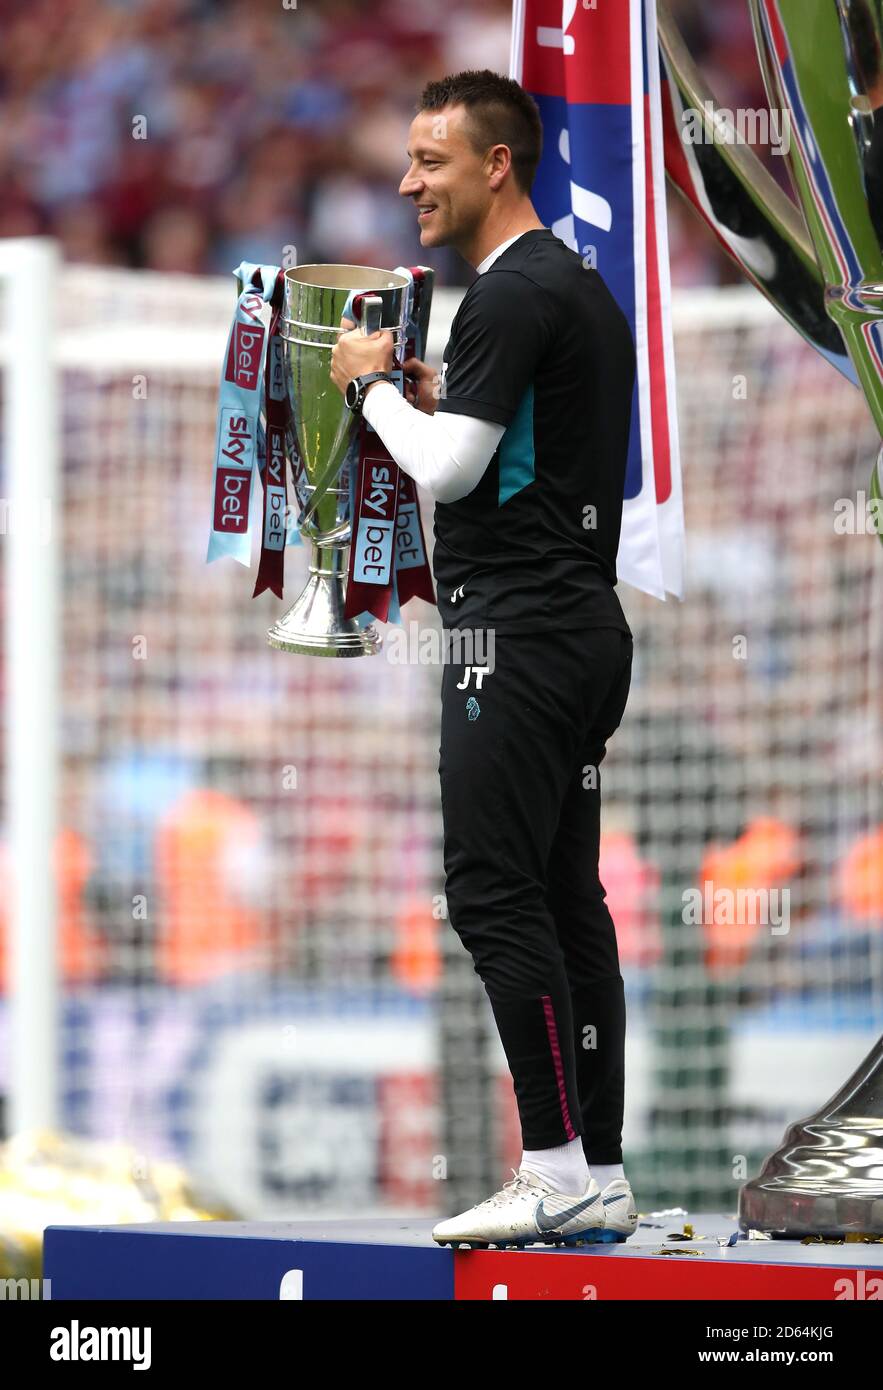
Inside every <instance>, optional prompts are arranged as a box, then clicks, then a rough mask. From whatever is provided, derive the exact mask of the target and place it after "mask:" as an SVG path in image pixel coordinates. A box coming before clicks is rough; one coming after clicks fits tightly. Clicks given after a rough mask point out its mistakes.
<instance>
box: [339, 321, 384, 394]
mask: <svg viewBox="0 0 883 1390" xmlns="http://www.w3.org/2000/svg"><path fill="white" fill-rule="evenodd" d="M340 324H341V330H340V336H339V337H338V339H337V343H336V344H335V346H334V347H333V348H332V351H331V380H332V381H333V382H334V385H335V386H336V387H337V389H338V391H339V392H340V393H341V395H343V393H344V392H345V391H346V388H347V386H348V385H349V383H350V382H351V381H352V380H353V378H354V377H357V376H367V374H368V372H391V371H392V356H393V353H392V348H393V340H392V334H391V333H390V332H389V330H388V329H387V330H384V331H383V332H381V333H371V334H369V335H368V336H367V337H366V336H365V334H364V333H362V332H360V331H359V330H358V329H355V328H354V327H353V323H352V320H351V319H346V318H344V319H341V321H340Z"/></svg>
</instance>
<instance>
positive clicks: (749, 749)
mask: <svg viewBox="0 0 883 1390" xmlns="http://www.w3.org/2000/svg"><path fill="white" fill-rule="evenodd" d="M672 8H673V10H674V12H675V14H676V15H677V17H678V19H679V21H680V23H681V26H682V28H683V30H684V33H685V36H686V37H687V39H688V42H689V44H690V47H691V48H692V50H693V52H694V54H695V55H696V56H697V57H698V59H699V61H700V63H701V65H702V67H703V70H704V71H705V73H706V75H707V76H708V78H709V82H710V85H711V86H712V89H713V90H714V91H715V93H716V94H717V96H718V99H719V101H720V102H721V103H722V104H724V105H727V106H730V107H733V108H735V107H739V106H743V107H752V108H757V107H762V106H763V104H764V102H765V97H764V93H763V88H762V83H761V79H760V76H759V72H758V70H757V63H756V58H755V54H754V48H753V41H752V37H751V32H750V25H749V23H748V19H747V9H746V7H745V6H744V5H743V4H742V0H719V3H718V4H717V5H715V6H714V7H708V6H701V5H700V4H699V3H689V4H687V3H681V4H673V6H672ZM4 9H5V17H6V29H5V34H6V37H5V42H4V46H3V50H2V52H0V180H2V187H3V190H4V196H3V199H2V204H0V235H2V236H29V235H35V234H36V235H40V234H49V235H51V236H53V237H55V238H57V239H58V240H59V242H60V245H61V247H62V250H63V254H64V258H65V265H64V269H63V271H62V273H61V276H60V278H59V286H58V297H57V303H58V314H57V320H56V323H55V328H54V331H55V333H56V334H57V337H58V343H59V344H60V360H61V361H62V363H63V370H62V376H61V386H62V397H61V408H62V446H63V452H62V464H63V475H62V483H63V515H62V517H61V522H60V527H59V528H58V529H57V532H56V534H57V536H58V544H59V546H60V554H61V562H62V567H63V611H62V624H61V631H62V641H63V646H62V653H61V660H62V666H61V675H62V695H63V718H62V727H61V739H60V746H61V750H62V757H61V764H60V796H61V801H60V832H59V837H58V843H57V864H56V872H57V879H58V885H59V901H60V920H59V953H60V968H61V972H62V978H63V981H64V992H63V1001H62V1016H61V1018H60V1020H59V1023H60V1035H61V1049H60V1066H61V1075H60V1083H61V1092H62V1098H63V1109H62V1115H61V1117H60V1118H61V1121H62V1123H63V1127H64V1128H65V1129H66V1130H69V1131H71V1132H73V1133H76V1134H82V1135H89V1136H95V1137H103V1138H122V1139H126V1140H128V1141H130V1142H131V1143H132V1144H134V1145H135V1146H136V1147H137V1148H138V1149H140V1150H141V1151H143V1152H144V1153H145V1154H146V1155H149V1156H151V1157H152V1156H158V1157H162V1156H168V1157H177V1158H180V1159H181V1160H182V1161H183V1162H184V1163H185V1165H186V1166H187V1167H188V1169H189V1170H190V1171H191V1172H192V1173H193V1174H194V1175H195V1176H196V1177H198V1178H202V1179H204V1180H205V1181H206V1182H207V1183H208V1184H210V1185H211V1186H212V1187H213V1188H214V1189H215V1190H217V1191H218V1192H219V1193H220V1194H221V1195H222V1196H223V1197H224V1198H226V1199H227V1200H228V1201H229V1202H231V1203H233V1204H234V1205H236V1206H238V1208H239V1209H240V1210H241V1211H242V1212H243V1214H246V1215H256V1216H277V1215H286V1214H294V1213H301V1212H313V1211H340V1212H346V1211H352V1210H354V1209H355V1208H356V1207H357V1206H358V1207H364V1206H367V1207H369V1208H370V1207H375V1208H377V1209H395V1210H425V1211H436V1210H453V1209H455V1208H456V1207H458V1206H462V1205H465V1204H466V1202H467V1201H471V1200H473V1199H474V1198H475V1197H477V1196H478V1195H480V1194H481V1189H482V1188H487V1186H488V1184H489V1183H490V1184H491V1185H492V1187H493V1186H497V1185H498V1182H499V1180H500V1179H501V1178H502V1177H504V1176H505V1173H506V1168H507V1165H508V1164H510V1163H512V1164H514V1163H516V1162H517V1157H518V1152H519V1149H518V1138H517V1127H516V1123H515V1113H514V1106H513V1103H512V1100H511V1095H510V1083H509V1079H508V1074H507V1073H506V1071H505V1064H504V1061H503V1058H502V1055H501V1053H500V1051H499V1049H498V1047H497V1045H496V1043H495V1040H494V1037H493V1031H492V1025H491V1020H490V1015H489V1011H488V1009H487V1006H486V1001H485V999H484V994H483V991H482V989H481V987H480V985H479V984H478V982H477V980H476V977H475V976H474V973H473V971H472V968H471V962H470V961H469V960H468V958H467V957H466V956H465V955H464V953H463V952H462V950H461V948H460V946H459V942H458V941H457V939H456V937H455V935H454V933H453V932H452V931H451V929H450V927H449V925H448V924H447V923H446V921H445V919H444V901H443V889H444V884H443V881H442V877H441V847H440V824H439V812H438V789H437V778H436V767H437V748H438V685H439V679H440V671H439V669H438V667H433V666H425V665H420V664H419V663H416V662H415V663H411V664H401V665H396V664H391V663H390V662H389V661H388V660H386V659H384V658H383V657H382V656H381V657H378V658H376V659H374V660H367V661H359V662H340V663H325V662H318V661H315V660H310V659H308V658H300V657H289V656H285V655H283V654H280V653H277V652H273V651H271V650H270V649H269V648H267V647H266V646H265V643H264V631H265V629H266V627H267V626H269V624H270V622H271V621H272V619H273V618H274V616H275V614H276V612H277V610H278V605H277V603H276V602H275V600H273V599H272V598H271V597H270V598H268V596H266V595H265V596H263V597H262V598H261V599H259V600H256V601H254V602H253V601H252V600H251V597H250V594H251V588H252V584H253V580H252V579H250V578H249V576H248V575H246V574H245V573H244V572H243V571H242V570H241V568H239V567H238V566H235V565H230V564H225V563H224V562H222V563H220V564H216V565H213V566H211V567H209V568H206V567H205V565H204V563H203V561H204V555H205V546H206V540H207V528H208V517H209V490H210V467H211V456H212V446H213V436H214V409H215V404H216V392H217V376H218V364H219V362H220V354H221V351H222V348H223V341H224V334H225V331H226V327H227V325H228V323H229V318H230V314H231V310H232V300H233V282H232V279H231V278H230V276H229V272H230V270H231V269H232V267H233V266H235V265H236V264H238V262H239V261H240V260H241V259H243V258H247V259H250V260H254V261H269V262H279V261H280V259H281V258H282V252H283V248H286V247H295V248H296V255H297V259H298V260H300V261H302V262H304V261H311V260H319V261H349V262H355V263H365V264H380V265H389V266H393V265H396V264H398V263H405V264H413V263H414V262H415V261H417V260H420V261H422V262H425V263H428V264H432V265H434V266H435V268H436V270H437V271H438V283H439V285H440V286H441V287H443V289H444V291H445V293H440V294H439V298H438V304H437V307H436V311H435V323H434V327H433V335H432V340H431V346H430V353H429V356H430V358H431V360H434V361H436V362H437V361H438V360H439V359H440V350H441V346H442V345H443V343H444V340H445V336H444V324H445V322H446V321H447V320H449V318H450V316H451V314H452V312H453V308H454V306H455V303H456V299H457V297H458V295H459V294H460V293H462V290H463V288H464V287H465V284H466V283H467V278H468V277H467V273H466V271H465V268H464V266H463V265H462V263H461V262H459V261H458V259H457V258H456V257H455V256H453V255H451V254H449V253H447V252H438V253H424V252H423V251H422V250H420V249H419V246H418V241H417V236H416V232H415V229H414V225H413V219H412V216H411V212H410V207H409V205H407V204H405V203H404V202H403V200H400V199H399V198H398V196H397V193H396V188H397V185H398V181H399V178H400V176H401V172H402V158H403V150H404V145H405V131H406V128H407V124H408V121H409V119H410V114H411V112H412V109H413V103H414V101H415V99H416V96H417V95H418V94H419V91H420V88H421V87H422V85H423V84H424V82H425V81H427V80H429V79H430V78H433V77H437V76H440V75H441V74H443V73H444V72H446V71H453V70H456V69H459V68H462V67H467V66H490V67H493V68H496V69H498V70H501V71H505V70H506V69H507V66H508V45H509V16H510V6H509V4H508V0H507V2H506V3H499V4H496V3H483V4H481V5H476V4H474V3H472V4H459V3H451V4H448V5H446V6H444V7H439V6H436V5H430V4H428V3H415V0H409V3H408V4H407V5H405V4H403V3H386V4H380V5H377V6H371V7H366V6H362V5H359V4H355V3H321V2H320V0H313V3H309V4H306V3H305V4H301V5H300V6H298V7H297V8H293V9H290V10H289V9H285V8H283V7H282V6H281V5H279V4H275V3H274V4H266V3H249V4H241V5H224V4H208V3H203V4H189V3H184V0H160V3H151V4H137V3H131V4H125V3H120V4H116V5H114V4H108V3H105V4H95V3H89V4H85V3H78V2H77V3H58V0H54V3H52V4H49V3H29V4H27V5H25V4H21V5H18V4H8V5H7V6H5V7H4ZM138 116H140V117H143V118H144V129H145V131H146V138H144V139H134V138H133V119H134V118H135V117H138ZM758 154H760V156H761V157H762V158H763V159H764V161H765V163H767V165H768V167H770V168H771V170H772V172H773V173H774V174H775V175H776V177H777V178H779V179H780V181H782V182H783V184H787V180H786V176H785V173H784V169H783V167H782V161H781V160H779V159H776V158H774V157H772V156H770V155H769V154H768V152H767V151H766V150H764V149H759V150H758ZM669 211H670V228H671V247H672V276H673V282H674V287H675V345H676V357H677V371H678V377H677V386H678V400H679V421H680V434H681V445H682V455H683V467H684V491H685V499H686V503H685V506H686V525H687V601H686V602H685V603H684V604H681V605H679V604H677V603H676V602H671V601H670V602H668V603H666V604H660V603H659V602H658V601H656V600H652V599H649V598H646V597H645V596H643V595H640V594H638V593H636V592H634V591H632V590H627V589H625V587H624V586H622V587H621V596H622V599H623V603H624V606H625V608H626V612H627V615H628V617H629V621H630V623H631V625H632V628H633V630H634V633H635V639H636V643H635V645H636V661H635V671H634V681H633V687H632V694H631V697H630V702H629V707H628V711H627V714H626V717H625V720H624V721H623V724H622V727H621V730H620V732H619V733H618V734H617V736H616V738H615V739H614V741H613V744H612V746H611V751H610V753H609V755H608V758H607V760H606V761H605V764H604V772H603V787H604V799H605V812H604V839H603V847H602V879H603V881H604V883H605V886H606V888H607V892H608V901H609V903H610V906H611V910H612V912H613V916H614V920H615V921H616V923H617V931H618V937H619V941H620V951H621V958H622V965H623V973H624V976H625V979H626V986H627V997H628V1009H629V1043H628V1047H629V1054H628V1071H627V1091H626V1100H627V1118H626V1133H625V1159H626V1167H627V1171H628V1172H629V1174H630V1176H631V1177H632V1182H633V1184H634V1186H635V1188H636V1192H637V1194H638V1202H639V1206H640V1207H641V1209H642V1210H648V1209H650V1208H651V1207H652V1206H657V1205H661V1204H666V1205H668V1204H670V1203H673V1202H678V1203H682V1204H684V1205H687V1206H694V1207H696V1208H700V1209H705V1210H708V1209H710V1208H711V1209H714V1208H717V1209H721V1210H725V1211H731V1210H734V1209H735V1204H736V1198H737V1193H738V1187H739V1185H740V1183H741V1182H742V1181H744V1179H745V1178H746V1177H748V1176H751V1175H752V1174H753V1173H755V1172H756V1171H757V1169H758V1167H759V1164H760V1162H761V1161H762V1159H763V1157H764V1156H765V1154H766V1153H767V1152H769V1151H770V1150H771V1149H772V1148H774V1147H775V1146H776V1145H777V1144H778V1142H779V1140H780V1138H781V1135H782V1131H783V1128H784V1126H785V1124H786V1122H788V1121H789V1120H794V1119H796V1118H798V1117H799V1116H801V1115H803V1114H806V1113H809V1112H810V1111H811V1110H814V1109H815V1108H817V1106H818V1105H820V1104H821V1103H822V1102H823V1101H824V1100H825V1099H826V1098H827V1097H828V1095H830V1094H831V1093H832V1092H833V1091H834V1090H835V1089H837V1087H838V1086H839V1085H840V1083H841V1082H842V1081H843V1080H845V1079H846V1077H847V1076H848V1074H849V1072H850V1071H851V1070H852V1068H853V1067H854V1066H855V1065H856V1064H857V1063H858V1062H859V1061H860V1060H861V1058H862V1056H863V1055H864V1054H865V1053H866V1052H867V1050H868V1049H869V1047H870V1046H871V1044H872V1043H873V1041H874V1039H875V1037H876V1036H877V1034H878V1033H879V1030H880V1018H881V1012H883V1010H881V1003H883V878H881V875H883V870H881V867H880V866H881V862H883V806H881V779H883V713H881V700H880V688H881V680H880V678H881V669H883V662H881V651H883V636H881V634H883V567H881V563H880V555H879V549H878V546H877V545H876V544H875V542H874V539H873V537H872V536H870V535H868V534H866V533H864V534H863V533H861V532H859V534H841V532H840V530H839V528H838V527H837V526H836V524H835V516H836V512H837V507H838V501H839V500H840V499H844V498H845V499H853V500H855V499H858V498H860V497H861V495H862V493H863V489H864V488H865V487H866V480H867V476H868V471H869V463H870V460H871V459H872V457H873V454H874V452H875V450H876V447H877V441H876V437H875V432H874V429H873V426H872V424H871V421H870V417H869V414H868V411H867V407H866V405H865V403H864V400H863V398H862V396H861V395H860V394H859V393H858V392H857V391H855V390H853V389H852V388H851V387H850V386H849V385H848V384H847V383H846V382H845V381H843V380H842V379H841V378H840V377H839V375H838V374H837V373H836V372H834V371H833V370H832V369H831V368H830V367H829V366H828V365H826V364H825V363H824V362H823V361H821V359H819V358H817V357H816V356H815V355H814V354H813V352H812V351H811V349H809V348H808V347H807V346H806V345H805V344H803V343H802V342H801V341H800V340H799V339H798V338H797V337H796V335H795V334H794V333H793V331H792V330H791V329H790V328H789V327H788V326H787V325H786V324H785V323H784V322H783V321H781V320H780V319H779V318H778V317H777V316H776V315H775V314H774V313H773V312H772V311H771V310H770V309H768V307H767V306H766V305H765V304H764V303H763V301H762V300H761V299H760V297H759V296H758V295H756V294H755V293H754V292H753V291H750V290H748V289H747V288H740V287H738V284H739V278H740V277H739V273H738V272H737V271H736V269H735V268H734V267H733V266H731V264H730V263H729V262H728V261H727V260H726V259H725V258H724V257H723V256H722V254H721V253H720V252H719V251H718V249H717V248H716V246H715V244H714V242H713V240H712V239H711V237H710V236H709V235H708V234H707V232H706V230H705V229H704V228H703V227H701V226H700V225H699V224H698V223H697V222H696V221H695V220H694V219H692V217H691V215H690V214H689V213H688V212H687V211H686V210H685V209H684V208H683V206H682V205H681V203H680V202H679V200H678V199H677V198H676V196H675V195H673V194H671V193H669ZM221 276H223V277H226V278H224V279H221V278H219V277H221ZM11 350H12V349H11V348H10V345H9V344H8V343H7V344H5V346H4V354H5V355H0V366H2V365H4V364H5V363H7V362H8V353H9V351H11ZM0 375H2V374H0ZM136 377H138V378H139V380H140V378H142V377H143V384H142V385H141V386H140V387H135V386H133V383H134V382H135V379H136ZM0 389H2V382H0ZM0 412H2V406H0ZM0 423H2V413H0ZM424 515H425V516H426V517H427V518H428V517H430V516H431V502H428V501H427V500H426V499H424ZM303 563H304V557H303V555H301V554H299V553H297V552H295V553H292V552H289V564H288V569H287V576H286V578H287V585H286V593H289V594H294V593H295V592H296V591H297V589H298V587H299V579H300V576H301V575H302V573H303ZM22 602H26V596H22ZM404 617H405V623H406V624H407V623H409V622H417V623H419V624H420V626H421V627H425V626H429V625H434V624H436V623H437V615H435V613H434V611H433V610H432V609H431V608H429V607H428V606H426V605H423V604H421V603H420V602H419V601H415V602H414V603H412V604H411V605H410V606H409V608H408V609H407V610H406V612H405V615H404ZM35 640H39V633H35ZM0 854H3V857H2V859H0V871H2V873H3V874H5V875H8V873H9V871H10V866H9V863H8V854H5V853H3V851H2V847H0ZM706 881H712V882H713V883H714V884H715V886H716V887H726V888H732V889H737V888H740V887H744V888H749V889H752V888H761V889H763V888H765V889H778V890H780V891H781V890H783V889H787V890H788V892H789V893H790V920H789V922H788V929H787V931H784V932H779V931H774V930H771V928H770V926H762V925H752V924H750V923H745V924H744V925H743V926H741V927H737V928H736V929H735V930H733V929H730V930H729V931H728V932H725V931H723V930H721V929H716V928H714V926H713V925H708V924H706V925H691V924H689V923H688V922H685V920H684V913H683V906H684V898H683V895H684V893H685V891H686V890H688V889H690V888H693V887H697V886H699V887H701V885H702V884H703V883H705V882H706ZM4 899H5V894H3V893H0V1095H2V1094H3V1092H4V1091H5V1089H6V1085H7V1081H8V1075H9V1049H8V1030H7V1027H6V1024H7V1015H8V972H7V968H6V966H7V955H8V952H6V951H5V950H4V939H5V934H6V933H7V931H8V924H7V922H6V921H5V912H4V906H3V904H4Z"/></svg>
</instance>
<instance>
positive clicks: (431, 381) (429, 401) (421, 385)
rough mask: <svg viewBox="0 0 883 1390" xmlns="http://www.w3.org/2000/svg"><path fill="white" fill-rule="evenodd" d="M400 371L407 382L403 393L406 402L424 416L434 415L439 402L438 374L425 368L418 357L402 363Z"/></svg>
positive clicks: (429, 368) (424, 364)
mask: <svg viewBox="0 0 883 1390" xmlns="http://www.w3.org/2000/svg"><path fill="white" fill-rule="evenodd" d="M402 371H403V372H404V374H405V381H406V382H407V385H406V386H405V393H406V395H407V398H408V400H409V401H410V402H411V404H412V405H415V406H416V407H417V409H418V410H422V411H423V412H424V414H426V415H434V414H435V407H436V406H437V405H438V401H439V390H438V372H434V371H433V370H432V368H431V367H427V365H426V363H425V362H421V361H420V358H419V357H409V358H408V360H407V362H405V363H403V365H402Z"/></svg>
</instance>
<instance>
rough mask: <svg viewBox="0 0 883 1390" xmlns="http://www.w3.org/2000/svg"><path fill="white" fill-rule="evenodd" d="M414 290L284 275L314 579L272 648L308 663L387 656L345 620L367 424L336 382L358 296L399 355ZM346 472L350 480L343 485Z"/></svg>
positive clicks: (368, 276) (360, 278)
mask: <svg viewBox="0 0 883 1390" xmlns="http://www.w3.org/2000/svg"><path fill="white" fill-rule="evenodd" d="M410 285H411V281H410V280H409V278H408V277H407V276H406V275H400V274H398V273H396V272H395V271H389V270H378V269H376V268H375V267H373V266H361V265H301V266H296V267H294V268H292V269H290V270H286V272H285V293H284V301H283V308H282V315H281V318H280V324H279V335H280V337H281V338H282V340H283V342H284V343H285V344H286V348H285V380H286V388H287V390H288V396H289V401H290V404H291V408H292V411H293V414H294V427H295V433H296V436H297V457H296V459H295V460H293V467H294V472H295V494H296V497H297V501H298V503H299V505H300V513H299V515H298V527H299V530H300V533H301V535H302V536H303V537H304V538H305V539H306V540H308V541H309V542H310V544H311V546H312V554H311V557H310V577H309V580H308V581H307V585H306V588H305V589H304V590H303V592H302V593H301V595H300V596H299V598H298V599H297V600H296V602H295V603H293V604H292V606H291V608H289V609H288V611H287V612H286V613H285V614H284V615H283V617H281V618H280V619H279V621H278V622H277V623H274V625H273V627H271V628H270V630H269V632H268V633H267V641H268V642H269V644H270V646H271V647H277V648H279V649H280V650H281V651H285V652H300V653H303V654H306V655H309V656H338V657H349V656H369V655H371V654H372V653H374V652H376V651H377V650H378V649H379V647H380V642H381V639H380V635H379V633H378V632H377V629H376V628H375V627H374V626H373V624H372V625H371V626H370V627H366V628H360V627H359V625H358V622H357V620H356V619H355V618H354V617H353V618H345V617H344V600H345V596H346V576H347V563H348V550H349V545H350V541H351V539H352V518H351V515H350V487H349V479H348V477H347V475H346V470H345V469H344V465H345V464H346V463H347V458H348V455H349V456H350V463H352V454H351V445H352V444H353V440H354V438H355V435H356V428H357V425H358V417H357V416H356V415H354V414H353V413H352V411H350V410H349V409H348V408H347V406H346V405H345V404H344V399H343V396H342V395H341V394H340V392H339V391H338V389H337V387H336V386H335V385H334V384H333V382H332V380H331V375H330V372H331V350H332V348H333V347H334V344H335V343H336V342H337V337H338V334H339V332H340V320H341V317H342V316H343V313H344V309H345V308H346V305H347V301H348V300H349V298H350V295H351V294H352V293H353V292H355V293H356V294H360V295H362V296H363V298H362V299H361V300H360V302H359V304H360V311H361V312H360V316H359V327H360V328H361V330H362V332H363V333H374V332H376V331H377V330H378V329H389V330H390V332H391V333H392V335H393V351H394V352H395V354H396V356H400V355H401V352H402V348H403V347H404V343H405V334H406V329H407V317H408V305H409V294H410ZM342 470H343V475H342Z"/></svg>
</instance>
